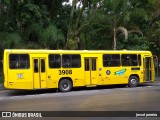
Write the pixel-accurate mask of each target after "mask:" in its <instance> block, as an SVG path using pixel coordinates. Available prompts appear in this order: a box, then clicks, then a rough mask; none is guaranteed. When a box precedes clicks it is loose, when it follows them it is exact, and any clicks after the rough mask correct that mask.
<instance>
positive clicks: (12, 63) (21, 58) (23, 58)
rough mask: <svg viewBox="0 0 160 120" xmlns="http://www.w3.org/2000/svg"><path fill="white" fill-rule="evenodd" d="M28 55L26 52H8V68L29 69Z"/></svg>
mask: <svg viewBox="0 0 160 120" xmlns="http://www.w3.org/2000/svg"><path fill="white" fill-rule="evenodd" d="M29 61H30V60H29V55H28V54H10V55H9V68H10V69H29V68H30V62H29Z"/></svg>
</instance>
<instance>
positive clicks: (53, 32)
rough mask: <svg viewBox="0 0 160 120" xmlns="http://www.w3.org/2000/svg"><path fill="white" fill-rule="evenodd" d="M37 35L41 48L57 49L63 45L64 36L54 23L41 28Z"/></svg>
mask: <svg viewBox="0 0 160 120" xmlns="http://www.w3.org/2000/svg"><path fill="white" fill-rule="evenodd" d="M39 37H40V38H39V43H40V45H41V46H42V47H43V48H48V49H50V48H51V49H59V48H62V47H63V46H64V36H63V34H62V32H61V30H59V29H57V28H56V27H55V26H54V25H50V26H48V27H47V28H45V29H43V30H42V31H41V32H40V36H39ZM61 45H63V46H61Z"/></svg>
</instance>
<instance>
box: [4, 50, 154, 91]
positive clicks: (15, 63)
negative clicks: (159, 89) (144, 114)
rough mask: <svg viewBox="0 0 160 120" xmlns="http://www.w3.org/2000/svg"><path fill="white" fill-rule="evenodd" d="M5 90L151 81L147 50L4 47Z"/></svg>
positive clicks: (150, 58) (151, 65) (131, 84)
mask: <svg viewBox="0 0 160 120" xmlns="http://www.w3.org/2000/svg"><path fill="white" fill-rule="evenodd" d="M3 70H4V86H5V88H7V89H47V88H57V89H59V91H61V92H68V91H70V90H71V89H72V88H73V87H80V86H87V87H89V86H98V85H113V84H128V86H129V87H136V86H137V85H138V84H140V83H145V82H153V81H154V80H155V65H154V59H153V55H152V53H151V52H150V51H131V50H94V51H93V50H27V49H6V50H4V57H3Z"/></svg>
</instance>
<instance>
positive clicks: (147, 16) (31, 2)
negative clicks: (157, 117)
mask: <svg viewBox="0 0 160 120" xmlns="http://www.w3.org/2000/svg"><path fill="white" fill-rule="evenodd" d="M63 1H67V0H1V2H0V42H1V44H0V50H1V53H3V50H4V49H6V48H33V49H37V48H47V49H62V48H64V47H66V46H67V48H68V49H91V50H92V49H113V40H114V36H116V39H117V49H134V50H135V49H142V50H151V51H153V52H154V53H155V54H157V55H158V54H159V50H160V19H159V18H160V15H159V12H160V7H159V6H160V2H159V0H145V1H140V0H74V2H75V4H73V5H74V6H73V5H72V6H71V5H62V2H63ZM78 1H79V3H81V7H80V6H78V5H76V3H77V2H78ZM119 27H123V28H125V29H126V30H127V31H140V32H141V33H140V34H137V33H135V32H129V37H128V40H125V39H124V35H123V33H122V32H120V31H118V32H117V31H116V32H115V31H114V30H117V28H119Z"/></svg>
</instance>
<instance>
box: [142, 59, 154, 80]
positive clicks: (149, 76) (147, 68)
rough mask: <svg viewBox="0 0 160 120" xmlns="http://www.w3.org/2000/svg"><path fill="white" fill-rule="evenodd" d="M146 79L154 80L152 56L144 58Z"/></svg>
mask: <svg viewBox="0 0 160 120" xmlns="http://www.w3.org/2000/svg"><path fill="white" fill-rule="evenodd" d="M143 60H144V65H143V67H144V79H145V81H146V82H149V81H151V80H152V74H151V73H152V72H151V70H152V68H151V57H145V58H144V59H143Z"/></svg>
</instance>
